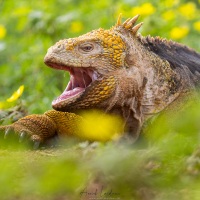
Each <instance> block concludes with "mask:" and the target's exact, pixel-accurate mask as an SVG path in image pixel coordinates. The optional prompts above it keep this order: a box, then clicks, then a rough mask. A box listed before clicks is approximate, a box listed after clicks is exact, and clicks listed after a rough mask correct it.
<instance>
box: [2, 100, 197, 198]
mask: <svg viewBox="0 0 200 200" xmlns="http://www.w3.org/2000/svg"><path fill="white" fill-rule="evenodd" d="M190 104H191V105H190V106H189V107H188V108H187V109H185V110H182V111H181V112H180V113H177V114H176V115H175V114H173V116H174V117H173V118H172V117H171V118H170V119H169V116H168V115H162V116H160V117H157V118H155V120H154V121H153V122H151V123H150V124H149V127H148V129H147V130H146V131H145V132H144V133H143V135H142V136H141V138H140V140H139V141H138V142H136V143H135V144H132V145H127V143H123V142H121V143H116V142H108V143H88V142H81V143H80V142H71V141H65V143H63V145H62V146H60V147H59V148H56V149H54V148H51V149H43V150H37V151H30V150H29V151H27V150H26V149H27V147H23V146H20V145H22V144H20V145H19V143H18V142H17V143H15V144H14V141H13V140H12V142H13V144H14V145H13V144H12V145H10V146H7V145H6V142H9V144H10V141H9V140H10V139H9V138H8V141H7V140H3V138H2V135H1V138H0V141H1V144H0V145H1V150H0V184H1V188H0V192H1V199H6V200H7V199H10V200H11V199H25V200H26V199H30V200H32V199H33V200H35V199H37V200H40V199H49V200H51V199H52V200H56V199H63V200H65V199H70V200H73V199H74V200H77V199H80V200H89V199H125V200H130V199H135V200H161V199H162V200H168V199H171V200H176V199H181V200H190V199H192V200H198V199H199V198H200V193H199V186H200V145H199V144H200V141H199V138H200V125H199V121H200V112H199V110H200V104H197V103H190ZM169 114H170V113H169ZM170 116H172V115H171V114H170ZM15 141H16V138H15ZM3 143H5V145H4V147H3V145H2V144H3ZM21 147H22V148H21ZM4 148H5V149H6V150H4Z"/></svg>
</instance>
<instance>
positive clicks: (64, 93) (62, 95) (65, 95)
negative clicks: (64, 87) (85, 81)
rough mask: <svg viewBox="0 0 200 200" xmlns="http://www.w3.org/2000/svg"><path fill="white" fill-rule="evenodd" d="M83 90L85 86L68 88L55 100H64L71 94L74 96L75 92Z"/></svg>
mask: <svg viewBox="0 0 200 200" xmlns="http://www.w3.org/2000/svg"><path fill="white" fill-rule="evenodd" d="M83 90H85V88H81V87H76V88H74V89H73V90H69V91H64V92H63V93H62V94H61V95H60V96H59V97H58V98H57V100H60V101H61V100H65V99H68V98H70V97H72V96H75V95H76V94H78V93H80V92H82V91H83Z"/></svg>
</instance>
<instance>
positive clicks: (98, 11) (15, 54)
mask: <svg viewBox="0 0 200 200" xmlns="http://www.w3.org/2000/svg"><path fill="white" fill-rule="evenodd" d="M119 13H122V14H123V19H124V20H125V19H126V18H128V17H132V16H134V15H136V14H140V15H141V17H140V19H139V21H143V22H144V25H143V27H142V28H141V30H140V32H141V33H142V35H149V34H150V35H152V36H156V35H159V36H161V37H166V38H167V39H172V40H176V41H178V42H182V43H184V44H186V45H188V46H190V47H192V48H194V49H196V50H197V51H200V42H198V41H199V36H200V3H199V0H193V1H186V0H161V1H157V0H152V1H146V0H140V1H136V0H118V1H115V0H102V1H94V0H91V1H89V0H84V1H81V0H57V1H56V0H48V1H45V0H41V1H35V0H29V1H27V0H19V1H15V0H0V88H1V89H0V102H2V101H5V100H6V99H7V98H8V97H9V96H11V94H12V93H13V92H14V91H16V90H17V89H18V88H19V86H20V85H24V86H25V90H24V93H23V96H22V99H23V100H25V101H24V102H25V104H26V107H28V112H29V113H43V112H44V111H46V110H48V109H51V101H52V100H53V99H54V98H55V97H56V96H58V95H59V94H60V93H61V92H62V91H63V90H64V88H65V87H66V85H67V82H68V74H67V73H66V72H63V71H56V70H54V69H50V68H48V67H46V66H45V65H44V63H43V58H44V55H45V54H46V52H47V49H48V48H49V47H50V46H51V45H53V44H54V43H55V42H57V41H58V40H60V39H63V38H69V37H76V36H79V35H80V34H83V33H86V32H88V31H91V30H92V29H97V28H99V27H102V28H105V29H107V28H110V27H111V26H112V25H114V24H115V22H116V19H117V17H118V15H119Z"/></svg>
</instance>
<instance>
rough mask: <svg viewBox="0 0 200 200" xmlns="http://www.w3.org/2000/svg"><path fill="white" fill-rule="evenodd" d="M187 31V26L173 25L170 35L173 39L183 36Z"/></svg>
mask: <svg viewBox="0 0 200 200" xmlns="http://www.w3.org/2000/svg"><path fill="white" fill-rule="evenodd" d="M188 32H189V28H188V27H185V26H184V27H175V28H173V29H172V30H171V31H170V37H171V38H172V39H175V40H179V39H182V38H184V37H185V36H186V35H187V34H188Z"/></svg>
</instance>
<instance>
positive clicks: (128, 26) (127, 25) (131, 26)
mask: <svg viewBox="0 0 200 200" xmlns="http://www.w3.org/2000/svg"><path fill="white" fill-rule="evenodd" d="M121 18H122V14H120V15H119V17H118V19H117V23H116V25H115V27H114V28H118V27H121V28H122V29H124V30H127V31H129V32H131V33H132V34H133V35H136V34H137V32H138V30H139V29H140V27H141V26H142V24H143V22H141V23H139V24H136V22H137V20H138V18H139V15H136V16H134V17H133V18H128V19H126V21H124V22H123V23H122V22H121ZM135 24H136V25H135Z"/></svg>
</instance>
